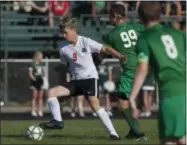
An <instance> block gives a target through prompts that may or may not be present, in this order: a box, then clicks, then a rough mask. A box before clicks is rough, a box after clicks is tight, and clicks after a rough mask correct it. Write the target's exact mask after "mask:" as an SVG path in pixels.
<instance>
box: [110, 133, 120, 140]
mask: <svg viewBox="0 0 187 145" xmlns="http://www.w3.org/2000/svg"><path fill="white" fill-rule="evenodd" d="M109 139H110V140H121V138H120V137H118V136H116V135H113V134H111V135H110V138H109Z"/></svg>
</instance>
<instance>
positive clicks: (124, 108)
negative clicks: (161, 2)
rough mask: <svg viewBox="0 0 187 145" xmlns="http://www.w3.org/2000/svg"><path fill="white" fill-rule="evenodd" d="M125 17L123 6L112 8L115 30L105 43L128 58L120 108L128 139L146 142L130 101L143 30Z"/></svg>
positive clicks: (115, 5) (120, 92) (124, 71)
mask: <svg viewBox="0 0 187 145" xmlns="http://www.w3.org/2000/svg"><path fill="white" fill-rule="evenodd" d="M125 16H126V15H125V7H124V6H123V5H121V4H114V5H112V6H111V9H110V12H109V19H110V22H111V24H113V25H115V28H114V29H113V30H112V31H111V32H109V34H108V35H106V37H105V39H104V41H105V43H106V44H107V45H109V46H111V47H113V48H114V49H116V50H117V51H118V52H120V53H121V54H123V55H125V56H126V61H125V62H121V66H122V68H123V72H122V75H121V77H120V82H119V86H118V92H119V95H118V102H119V108H120V111H121V112H122V114H123V115H124V116H125V119H126V121H127V123H128V125H129V127H130V131H129V133H128V135H127V136H126V138H128V139H136V140H140V139H144V140H146V136H145V134H144V133H142V132H140V131H139V125H138V122H137V120H136V119H134V118H133V117H132V115H131V111H130V108H129V100H128V96H129V93H130V91H131V86H132V83H133V78H134V74H135V70H136V64H137V56H136V52H135V45H136V41H137V39H138V35H139V34H138V33H139V32H138V31H139V30H141V29H139V27H138V26H139V25H137V24H131V23H128V22H125ZM141 28H142V27H141ZM138 29H139V30H138Z"/></svg>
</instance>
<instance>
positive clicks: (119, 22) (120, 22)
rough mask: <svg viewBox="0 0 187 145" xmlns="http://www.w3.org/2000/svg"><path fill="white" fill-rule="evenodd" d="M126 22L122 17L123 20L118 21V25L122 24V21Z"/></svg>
mask: <svg viewBox="0 0 187 145" xmlns="http://www.w3.org/2000/svg"><path fill="white" fill-rule="evenodd" d="M124 22H125V20H122V19H121V20H119V21H118V23H116V25H119V24H122V23H124Z"/></svg>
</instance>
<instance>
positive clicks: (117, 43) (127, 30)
mask: <svg viewBox="0 0 187 145" xmlns="http://www.w3.org/2000/svg"><path fill="white" fill-rule="evenodd" d="M141 31H144V27H143V25H140V24H138V23H132V22H125V23H121V24H118V25H116V27H115V28H114V29H113V30H112V31H110V32H109V34H108V35H106V37H105V39H104V41H105V44H106V45H109V46H111V47H112V48H114V49H116V50H117V51H118V52H120V53H121V54H123V55H125V56H126V57H127V59H126V62H125V63H122V64H121V65H122V68H123V70H127V69H130V70H133V71H134V70H135V69H136V64H137V55H136V52H135V45H136V42H137V39H138V35H139V32H141Z"/></svg>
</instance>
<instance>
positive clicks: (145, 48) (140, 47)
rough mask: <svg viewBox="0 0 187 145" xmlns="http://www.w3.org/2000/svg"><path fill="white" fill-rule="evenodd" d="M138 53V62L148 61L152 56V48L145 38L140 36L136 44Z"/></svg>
mask: <svg viewBox="0 0 187 145" xmlns="http://www.w3.org/2000/svg"><path fill="white" fill-rule="evenodd" d="M136 53H137V59H138V62H144V61H148V60H149V57H150V49H149V45H148V42H147V41H146V40H145V38H143V37H142V38H139V39H138V41H137V44H136Z"/></svg>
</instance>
